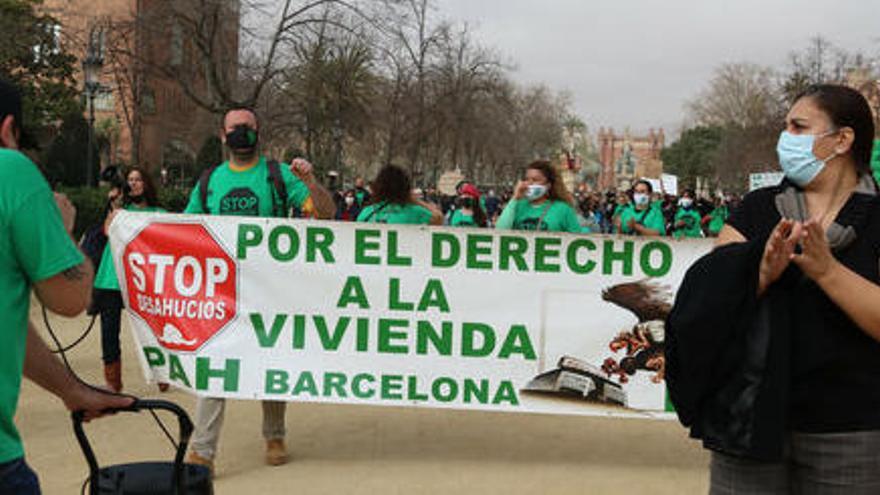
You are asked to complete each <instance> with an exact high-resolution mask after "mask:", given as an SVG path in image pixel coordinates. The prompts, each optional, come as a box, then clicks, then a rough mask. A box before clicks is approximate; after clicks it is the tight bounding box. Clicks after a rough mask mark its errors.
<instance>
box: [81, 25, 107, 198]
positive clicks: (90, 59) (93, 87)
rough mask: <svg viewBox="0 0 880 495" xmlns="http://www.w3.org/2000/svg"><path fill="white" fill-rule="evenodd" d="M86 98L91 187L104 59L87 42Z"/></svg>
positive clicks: (89, 180)
mask: <svg viewBox="0 0 880 495" xmlns="http://www.w3.org/2000/svg"><path fill="white" fill-rule="evenodd" d="M82 67H83V75H84V76H85V77H84V81H85V82H84V84H83V85H84V86H85V91H86V97H87V98H88V100H89V140H88V141H89V143H88V149H87V150H86V186H91V185H93V184H92V179H93V178H94V173H93V170H92V160H93V159H94V157H93V156H92V148H93V147H94V145H95V95H97V93H98V91H100V89H101V82H100V75H101V68H102V67H104V58H103V57H102V56H101V54H100V53H98V49H97V47H96V46H95V43H94V42H93V40H92V41H90V42H89V47H88V49H87V51H86V56H85V58H84V59H83V62H82Z"/></svg>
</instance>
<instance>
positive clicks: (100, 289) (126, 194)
mask: <svg viewBox="0 0 880 495" xmlns="http://www.w3.org/2000/svg"><path fill="white" fill-rule="evenodd" d="M120 199H121V204H119V203H117V202H115V201H114V202H111V206H110V208H111V211H110V213H109V214H108V215H107V219H106V220H105V221H104V232H105V233H106V234H109V228H110V224H111V223H112V222H113V219H114V218H115V217H116V214H117V213H118V212H119V211H120V210H127V211H141V212H155V211H165V210H163V209H162V208H160V207H159V205H158V192H157V191H156V187H155V185H154V184H153V180H152V178H151V177H150V176H149V174H147V173H146V172H145V171H144V170H143V169H141V168H138V167H134V168H132V169H130V170H129V171H128V173H127V174H126V177H125V185H124V187H123V191H122V197H121V198H120ZM94 286H95V299H96V306H97V309H98V310H99V312H100V317H101V351H102V358H103V360H104V379H105V380H106V382H107V386H108V387H109V388H110V389H111V390H113V391H116V392H119V391H121V390H122V360H121V349H120V345H119V330H120V323H121V318H122V308H123V302H122V292H120V290H119V280H118V279H117V278H116V269H115V268H114V266H113V256H112V254H111V252H110V243H107V247H106V248H105V249H104V255H103V256H102V257H101V264H100V266H99V267H98V271H97V272H96V273H95V284H94ZM167 387H168V385H167V384H159V388H160V390H162V391H164V390H166V389H167Z"/></svg>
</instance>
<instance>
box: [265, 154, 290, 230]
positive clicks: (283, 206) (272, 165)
mask: <svg viewBox="0 0 880 495" xmlns="http://www.w3.org/2000/svg"><path fill="white" fill-rule="evenodd" d="M268 165H269V181H270V182H272V188H273V191H274V192H275V194H273V195H272V213H273V215H274V216H276V217H287V216H288V211H287V185H286V184H284V178H283V177H281V165H280V164H279V163H278V160H275V159H272V160H269V164H268Z"/></svg>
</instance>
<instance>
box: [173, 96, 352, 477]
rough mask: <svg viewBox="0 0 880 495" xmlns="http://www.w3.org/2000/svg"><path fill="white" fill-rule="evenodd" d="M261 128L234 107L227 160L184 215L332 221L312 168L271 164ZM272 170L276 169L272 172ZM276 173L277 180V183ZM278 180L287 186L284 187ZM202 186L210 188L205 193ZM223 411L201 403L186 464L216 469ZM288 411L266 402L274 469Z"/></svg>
mask: <svg viewBox="0 0 880 495" xmlns="http://www.w3.org/2000/svg"><path fill="white" fill-rule="evenodd" d="M258 123H259V121H258V119H257V115H256V114H255V113H254V111H253V110H251V109H248V108H234V109H232V110H230V111H228V112H227V113H226V115H225V116H224V118H223V129H222V131H221V136H220V137H221V140H222V141H223V143H224V144H225V145H226V146H227V148H228V149H229V152H230V158H229V161H227V162H224V163H223V164H221V165H219V166H218V167H216V168H214V169H212V171H211V172H210V176H207V177H205V178H204V179H200V180H199V183H198V184H197V185H196V187H195V188H193V190H192V193H191V195H190V200H189V204H188V205H187V207H186V210H184V213H202V214H210V215H234V216H257V217H286V216H288V212H289V211H290V209H293V210H294V211H297V212H299V213H300V214H302V215H303V216H316V217H318V218H325V219H327V218H333V216H334V214H335V213H336V204H335V203H334V201H333V197H332V196H331V195H330V193H329V192H327V190H326V189H324V188H323V187H322V186H321V185H320V184H318V183H317V182H316V181H315V179H314V176H313V175H312V166H311V164H310V163H308V162H307V161H305V160H303V159H296V160H294V161H293V164H292V165H291V168H288V167H286V166H277V165H270V163H269V161H268V160H267V159H266V158H265V157H263V156H261V155H260V154H259V134H258V132H259V128H258ZM270 166H277V167H278V168H277V169H276V171H275V172H272V171H270ZM273 173H276V174H278V176H276V177H274V178H273V177H272V174H273ZM277 180H281V181H282V182H283V188H282V187H279V186H280V185H279V184H278V183H277ZM203 184H205V186H206V188H207V190H206V191H204V192H202V190H201V188H202V185H203ZM281 190H283V191H285V192H286V195H287V197H286V198H279V197H278V196H279V194H280V191H281ZM279 205H284V207H283V208H279ZM225 408H226V401H225V400H224V399H220V398H199V399H198V401H197V403H196V415H195V431H194V432H193V437H192V450H191V451H190V455H189V458H188V462H190V463H194V464H201V465H204V466H207V467H208V468H209V469H212V470H213V464H214V456H215V454H216V452H217V444H218V442H219V439H220V429H221V428H222V426H223V417H224V413H225ZM285 409H286V403H285V402H277V401H263V437H264V438H265V440H266V463H267V464H269V465H272V466H278V465H281V464H284V463H286V462H287V450H286V448H285V446H284V437H285V435H286V431H285V427H284V413H285Z"/></svg>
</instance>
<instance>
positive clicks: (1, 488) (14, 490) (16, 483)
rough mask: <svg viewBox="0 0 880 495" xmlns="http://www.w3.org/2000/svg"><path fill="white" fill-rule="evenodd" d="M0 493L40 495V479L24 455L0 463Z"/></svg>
mask: <svg viewBox="0 0 880 495" xmlns="http://www.w3.org/2000/svg"><path fill="white" fill-rule="evenodd" d="M0 495H40V481H39V480H38V479H37V475H36V474H35V473H34V472H33V471H32V470H31V468H30V467H29V466H28V465H27V463H26V462H24V457H22V458H21V459H16V460H14V461H10V462H4V463H3V464H0Z"/></svg>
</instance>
